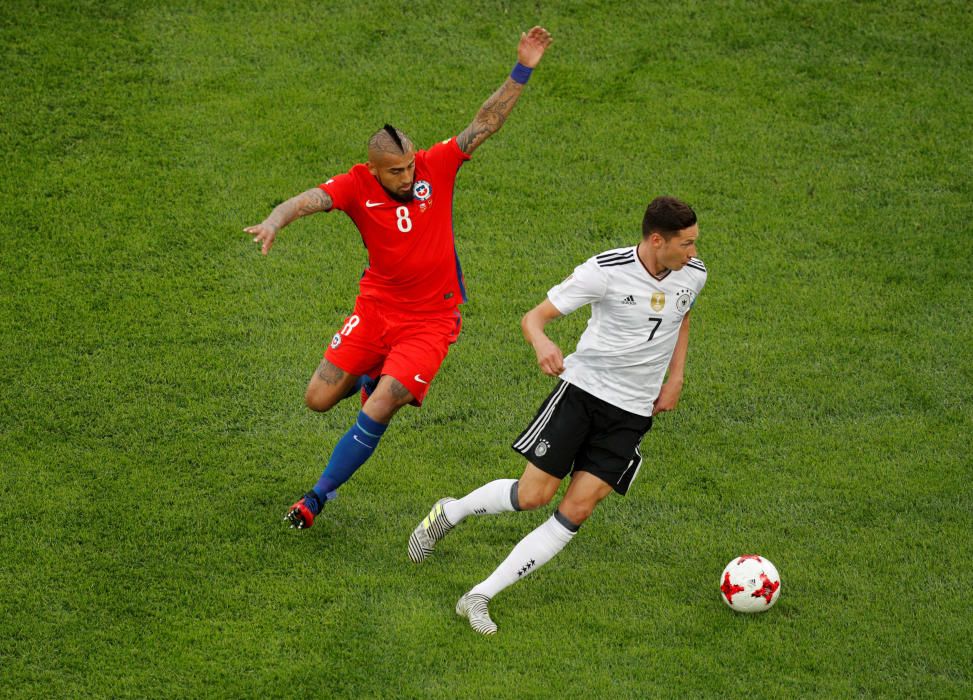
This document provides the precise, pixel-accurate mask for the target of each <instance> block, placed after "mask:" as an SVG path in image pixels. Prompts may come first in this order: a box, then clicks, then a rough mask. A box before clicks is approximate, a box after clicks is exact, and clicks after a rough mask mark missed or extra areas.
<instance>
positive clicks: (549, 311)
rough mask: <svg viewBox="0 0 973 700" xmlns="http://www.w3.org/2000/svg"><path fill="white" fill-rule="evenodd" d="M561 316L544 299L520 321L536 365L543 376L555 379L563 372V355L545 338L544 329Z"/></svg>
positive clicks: (554, 344)
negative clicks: (532, 350)
mask: <svg viewBox="0 0 973 700" xmlns="http://www.w3.org/2000/svg"><path fill="white" fill-rule="evenodd" d="M562 315H563V314H561V312H560V311H558V310H557V307H556V306H554V304H552V303H551V300H550V299H545V300H544V301H542V302H541V303H540V304H538V305H537V306H535V307H534V308H533V309H531V310H530V311H528V312H527V313H526V314H524V317H523V318H522V319H521V320H520V329H521V331H523V333H524V339H526V340H527V342H528V343H529V344H530V346H531V347H532V348H534V352H535V353H536V354H537V365H538V366H539V367H540V368H541V371H542V372H543V373H544V374H546V375H548V376H550V377H556V376H558V375H559V374H561V372H563V371H564V354H563V353H562V352H561V348H559V347H558V346H557V343H555V342H554V341H553V340H551V339H550V338H548V337H547V334H546V333H545V332H544V328H545V327H546V326H547V324H548V323H550V322H551V321H553V320H554V319H556V318H560V317H561V316H562Z"/></svg>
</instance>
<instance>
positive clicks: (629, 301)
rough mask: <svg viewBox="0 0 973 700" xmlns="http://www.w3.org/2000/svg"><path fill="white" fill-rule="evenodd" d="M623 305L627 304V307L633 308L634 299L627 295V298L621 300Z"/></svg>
mask: <svg viewBox="0 0 973 700" xmlns="http://www.w3.org/2000/svg"><path fill="white" fill-rule="evenodd" d="M622 303H623V304H628V305H629V306H635V297H633V296H632V295H631V294H629V295H628V296H627V297H625V298H624V299H622Z"/></svg>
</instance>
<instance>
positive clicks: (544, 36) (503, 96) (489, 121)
mask: <svg viewBox="0 0 973 700" xmlns="http://www.w3.org/2000/svg"><path fill="white" fill-rule="evenodd" d="M550 45H551V34H550V32H548V31H547V30H546V29H544V28H543V27H534V28H533V29H531V30H530V31H529V32H527V33H526V34H521V35H520V44H518V45H517V65H516V66H515V67H514V70H513V72H512V73H511V74H510V77H509V78H507V79H506V80H505V81H504V82H503V85H501V86H500V88H499V89H498V90H497V91H496V92H495V93H493V94H492V95H490V98H489V99H488V100H487V101H486V102H484V103H483V106H482V107H480V111H479V112H477V113H476V116H475V117H474V118H473V121H472V123H470V125H469V126H468V127H466V128H465V129H464V130H463V131H462V132H461V133H460V135H459V136H457V137H456V142H457V143H458V144H459V147H460V148H461V149H463V150H464V151H465V152H466V153H467V154H472V153H473V151H475V150H476V149H477V148H479V146H480V144H481V143H483V142H484V141H486V140H487V139H488V138H490V137H491V136H492V135H493V134H495V133H497V132H498V131H500V127H501V126H503V123H504V122H505V121H506V120H507V117H508V116H509V115H510V112H511V111H512V110H513V108H514V105H515V104H517V100H518V99H519V98H520V94H521V93H522V92H523V91H524V85H525V84H526V83H527V79H528V78H529V77H530V72H531V71H532V70H533V69H534V68H535V67H536V66H537V64H538V63H540V62H541V57H542V56H543V55H544V51H546V50H547V47H548V46H550Z"/></svg>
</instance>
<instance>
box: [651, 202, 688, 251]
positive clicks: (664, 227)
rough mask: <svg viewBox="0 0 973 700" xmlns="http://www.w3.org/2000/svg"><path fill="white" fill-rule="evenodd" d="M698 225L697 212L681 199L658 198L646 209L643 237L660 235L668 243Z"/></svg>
mask: <svg viewBox="0 0 973 700" xmlns="http://www.w3.org/2000/svg"><path fill="white" fill-rule="evenodd" d="M695 223H696V212H694V211H693V208H692V207H691V206H689V205H688V204H686V203H685V202H684V201H682V200H681V199H676V198H675V197H656V198H655V199H653V200H652V201H651V202H649V206H648V207H646V209H645V216H644V217H643V218H642V236H643V237H644V238H648V237H649V234H651V233H658V234H659V235H660V236H662V237H663V238H665V239H666V240H667V241H668V240H669V239H670V238H672V237H673V236H675V235H676V234H677V233H679V232H680V231H682V230H683V229H685V228H689V227H690V226H692V225H693V224H695Z"/></svg>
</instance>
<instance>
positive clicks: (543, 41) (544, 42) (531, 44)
mask: <svg viewBox="0 0 973 700" xmlns="http://www.w3.org/2000/svg"><path fill="white" fill-rule="evenodd" d="M550 45H551V33H550V32H549V31H547V30H546V29H544V27H534V28H532V29H531V30H530V31H529V32H526V33H521V35H520V44H519V45H518V46H517V60H518V61H519V62H520V64H521V65H523V66H526V67H528V68H534V67H535V66H536V65H537V64H538V63H540V62H541V56H543V55H544V51H546V50H547V47H548V46H550Z"/></svg>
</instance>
